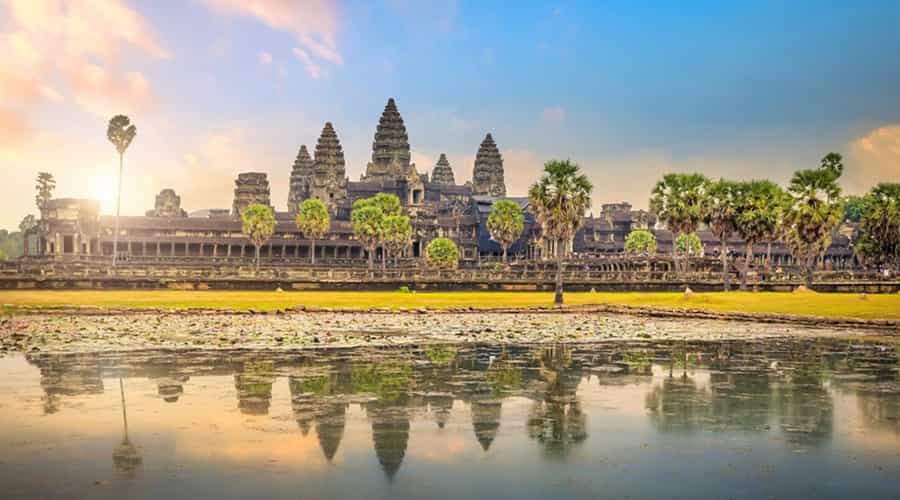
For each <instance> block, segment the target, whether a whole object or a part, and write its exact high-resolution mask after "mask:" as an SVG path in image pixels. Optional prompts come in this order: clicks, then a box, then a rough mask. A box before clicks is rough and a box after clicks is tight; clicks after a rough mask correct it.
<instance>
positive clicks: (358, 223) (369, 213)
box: [350, 200, 384, 271]
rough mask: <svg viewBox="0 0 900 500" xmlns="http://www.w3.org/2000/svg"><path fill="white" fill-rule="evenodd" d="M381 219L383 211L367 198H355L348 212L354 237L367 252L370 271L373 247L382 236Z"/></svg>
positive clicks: (373, 257) (375, 246)
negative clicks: (351, 208)
mask: <svg viewBox="0 0 900 500" xmlns="http://www.w3.org/2000/svg"><path fill="white" fill-rule="evenodd" d="M383 220H384V213H383V212H382V211H381V209H380V208H378V207H377V206H375V205H374V204H371V203H369V202H368V200H357V201H356V203H354V204H353V210H352V211H351V212H350V226H351V227H352V228H353V234H354V235H356V239H358V240H359V242H360V243H362V246H363V248H365V249H366V252H367V253H368V256H369V270H370V271H371V270H372V268H373V267H374V264H375V260H374V259H375V249H376V248H378V245H379V244H380V243H381V242H382V240H383V238H384V228H383V227H382V221H383Z"/></svg>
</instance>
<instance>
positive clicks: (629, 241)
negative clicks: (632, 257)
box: [625, 229, 656, 255]
mask: <svg viewBox="0 0 900 500" xmlns="http://www.w3.org/2000/svg"><path fill="white" fill-rule="evenodd" d="M625 251H626V252H628V253H646V254H649V255H653V254H655V253H656V236H653V233H651V232H650V231H647V230H646V229H635V230H634V231H632V232H630V233H628V236H626V237H625Z"/></svg>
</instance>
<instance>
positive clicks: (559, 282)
mask: <svg viewBox="0 0 900 500" xmlns="http://www.w3.org/2000/svg"><path fill="white" fill-rule="evenodd" d="M560 243H562V241H560V240H557V241H556V296H555V297H553V303H554V304H556V305H560V306H561V305H562V303H563V278H562V266H563V245H561V244H560Z"/></svg>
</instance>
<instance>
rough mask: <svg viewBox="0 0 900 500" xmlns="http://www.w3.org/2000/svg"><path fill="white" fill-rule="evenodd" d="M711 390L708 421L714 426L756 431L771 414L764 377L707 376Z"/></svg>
mask: <svg viewBox="0 0 900 500" xmlns="http://www.w3.org/2000/svg"><path fill="white" fill-rule="evenodd" d="M709 380H710V387H711V389H712V401H711V404H712V407H711V413H712V415H711V417H712V418H713V422H714V423H715V424H716V425H719V426H723V427H725V428H728V429H731V428H734V429H741V430H750V431H759V430H763V429H765V428H766V424H768V422H769V414H770V413H771V394H770V392H771V388H770V387H769V377H768V376H767V374H765V373H759V374H757V373H746V372H739V373H722V372H720V371H714V372H711V373H710V376H709Z"/></svg>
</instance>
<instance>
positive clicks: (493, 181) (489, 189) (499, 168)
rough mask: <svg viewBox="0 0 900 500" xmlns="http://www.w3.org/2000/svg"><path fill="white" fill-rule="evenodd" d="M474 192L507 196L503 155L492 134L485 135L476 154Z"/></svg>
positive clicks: (473, 171) (473, 174)
mask: <svg viewBox="0 0 900 500" xmlns="http://www.w3.org/2000/svg"><path fill="white" fill-rule="evenodd" d="M472 193H473V194H477V195H487V196H494V197H498V198H500V197H504V196H506V181H504V180H503V157H502V156H500V150H499V149H497V144H496V143H495V142H494V138H493V137H491V134H488V135H486V136H485V137H484V140H483V141H481V146H480V147H479V148H478V153H476V154H475V168H474V169H473V170H472Z"/></svg>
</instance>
